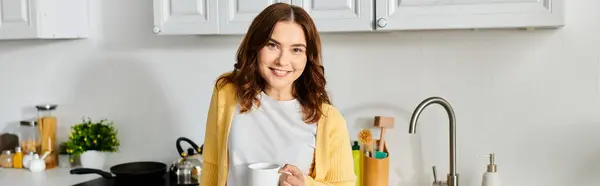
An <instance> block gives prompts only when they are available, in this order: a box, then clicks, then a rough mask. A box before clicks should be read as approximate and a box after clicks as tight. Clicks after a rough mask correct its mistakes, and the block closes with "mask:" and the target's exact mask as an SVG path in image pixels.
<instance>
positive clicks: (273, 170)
mask: <svg viewBox="0 0 600 186" xmlns="http://www.w3.org/2000/svg"><path fill="white" fill-rule="evenodd" d="M248 168H249V169H250V174H249V179H250V180H249V182H250V186H277V185H278V183H279V177H280V176H281V173H279V169H281V168H282V165H280V164H276V163H266V162H260V163H252V164H250V165H248ZM284 174H286V173H284ZM287 174H289V173H287Z"/></svg>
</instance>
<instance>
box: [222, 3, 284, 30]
mask: <svg viewBox="0 0 600 186" xmlns="http://www.w3.org/2000/svg"><path fill="white" fill-rule="evenodd" d="M280 2H283V3H288V4H290V3H291V0H219V34H235V35H244V34H246V32H247V31H248V27H250V23H252V20H254V18H255V17H256V16H257V15H258V13H260V12H261V11H263V10H264V9H265V8H267V7H268V6H269V5H272V4H274V3H280Z"/></svg>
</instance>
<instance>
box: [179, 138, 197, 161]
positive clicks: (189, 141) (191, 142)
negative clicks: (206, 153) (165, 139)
mask: <svg viewBox="0 0 600 186" xmlns="http://www.w3.org/2000/svg"><path fill="white" fill-rule="evenodd" d="M181 141H185V142H187V143H189V144H190V145H192V147H194V150H196V152H198V153H202V149H200V147H198V145H196V143H194V142H193V141H192V140H190V139H188V138H185V137H180V138H178V139H177V141H176V142H175V143H176V144H175V145H176V146H177V152H179V156H181V157H182V158H183V152H184V151H183V148H181Z"/></svg>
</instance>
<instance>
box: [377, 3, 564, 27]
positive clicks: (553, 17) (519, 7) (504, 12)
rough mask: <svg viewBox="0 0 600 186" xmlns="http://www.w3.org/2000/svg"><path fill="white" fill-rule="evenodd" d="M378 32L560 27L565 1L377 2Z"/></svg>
mask: <svg viewBox="0 0 600 186" xmlns="http://www.w3.org/2000/svg"><path fill="white" fill-rule="evenodd" d="M376 1H377V3H376V13H375V14H376V29H377V30H429V29H464V28H518V27H521V28H524V27H560V26H563V24H564V18H563V16H564V0H402V1H400V0H376Z"/></svg>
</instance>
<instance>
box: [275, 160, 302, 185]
mask: <svg viewBox="0 0 600 186" xmlns="http://www.w3.org/2000/svg"><path fill="white" fill-rule="evenodd" d="M279 173H281V176H280V177H279V186H304V175H303V174H302V171H300V169H298V167H296V166H293V165H285V166H284V167H283V168H281V169H280V170H279Z"/></svg>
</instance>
